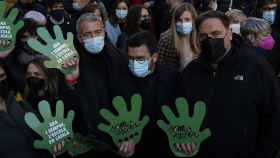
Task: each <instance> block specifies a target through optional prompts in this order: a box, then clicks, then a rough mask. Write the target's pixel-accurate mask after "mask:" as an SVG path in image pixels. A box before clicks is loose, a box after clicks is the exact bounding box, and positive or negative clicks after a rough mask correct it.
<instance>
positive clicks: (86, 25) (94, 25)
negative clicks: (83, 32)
mask: <svg viewBox="0 0 280 158" xmlns="http://www.w3.org/2000/svg"><path fill="white" fill-rule="evenodd" d="M102 28H103V23H102V22H101V21H84V22H82V23H81V29H87V30H88V29H90V30H100V29H102Z"/></svg>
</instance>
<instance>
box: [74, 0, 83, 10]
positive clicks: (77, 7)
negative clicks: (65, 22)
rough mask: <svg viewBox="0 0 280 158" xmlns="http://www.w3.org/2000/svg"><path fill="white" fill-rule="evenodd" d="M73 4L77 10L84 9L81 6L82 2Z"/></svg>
mask: <svg viewBox="0 0 280 158" xmlns="http://www.w3.org/2000/svg"><path fill="white" fill-rule="evenodd" d="M72 5H73V8H74V9H75V10H77V11H80V10H82V8H81V6H80V4H79V3H78V2H75V3H73V4H72Z"/></svg>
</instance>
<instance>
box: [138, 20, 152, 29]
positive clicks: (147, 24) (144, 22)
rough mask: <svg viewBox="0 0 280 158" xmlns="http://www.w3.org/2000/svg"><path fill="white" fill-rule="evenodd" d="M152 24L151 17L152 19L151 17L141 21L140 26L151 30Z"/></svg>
mask: <svg viewBox="0 0 280 158" xmlns="http://www.w3.org/2000/svg"><path fill="white" fill-rule="evenodd" d="M150 24H151V19H150V18H146V19H143V20H142V21H141V23H140V27H141V28H142V29H143V30H149V28H150Z"/></svg>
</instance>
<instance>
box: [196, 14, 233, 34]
mask: <svg viewBox="0 0 280 158" xmlns="http://www.w3.org/2000/svg"><path fill="white" fill-rule="evenodd" d="M208 19H219V20H221V22H222V23H223V25H224V27H225V28H229V25H230V19H229V18H228V17H227V16H226V15H225V14H224V13H222V12H219V11H208V12H205V13H202V14H200V15H199V16H198V17H197V19H196V20H195V25H196V28H197V30H199V28H200V26H201V24H202V23H203V22H204V21H206V20H208Z"/></svg>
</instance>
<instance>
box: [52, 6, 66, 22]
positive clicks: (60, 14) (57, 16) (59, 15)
mask: <svg viewBox="0 0 280 158" xmlns="http://www.w3.org/2000/svg"><path fill="white" fill-rule="evenodd" d="M50 16H51V17H52V18H53V19H54V20H55V21H56V22H60V21H62V20H63V18H64V10H63V9H59V10H54V11H52V12H51V13H50Z"/></svg>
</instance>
